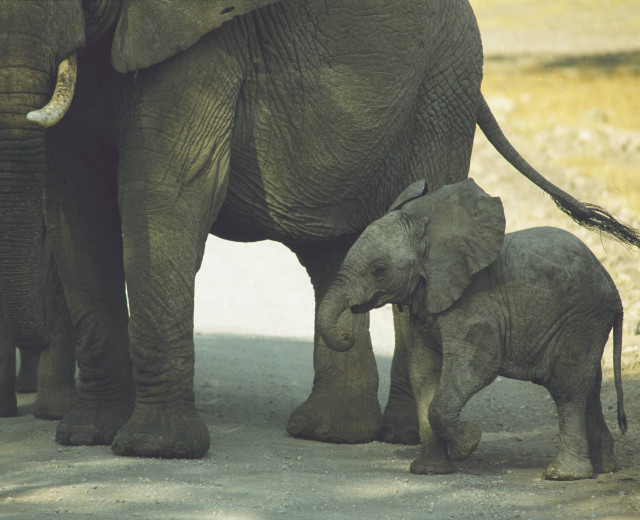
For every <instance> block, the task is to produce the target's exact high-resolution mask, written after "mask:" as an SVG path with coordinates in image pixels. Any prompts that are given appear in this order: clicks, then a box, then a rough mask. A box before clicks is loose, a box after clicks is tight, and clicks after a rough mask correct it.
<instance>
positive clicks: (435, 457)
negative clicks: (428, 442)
mask: <svg viewBox="0 0 640 520" xmlns="http://www.w3.org/2000/svg"><path fill="white" fill-rule="evenodd" d="M409 471H411V473H413V474H414V475H448V474H449V473H455V471H456V467H455V466H454V464H453V462H452V461H451V459H450V458H449V456H448V455H447V454H446V453H444V450H442V452H433V451H428V452H425V451H423V452H422V453H420V455H418V456H417V457H416V460H414V461H413V462H412V463H411V466H410V467H409Z"/></svg>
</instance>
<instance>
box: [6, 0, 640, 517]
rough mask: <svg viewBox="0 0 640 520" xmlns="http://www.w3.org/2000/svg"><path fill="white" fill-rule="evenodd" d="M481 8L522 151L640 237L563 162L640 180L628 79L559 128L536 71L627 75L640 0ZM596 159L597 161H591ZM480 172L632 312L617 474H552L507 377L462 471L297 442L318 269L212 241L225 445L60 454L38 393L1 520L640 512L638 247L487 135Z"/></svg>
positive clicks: (540, 402)
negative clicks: (154, 453)
mask: <svg viewBox="0 0 640 520" xmlns="http://www.w3.org/2000/svg"><path fill="white" fill-rule="evenodd" d="M559 4H561V6H560V5H559ZM473 5H474V8H475V9H476V12H477V14H478V19H479V23H480V27H481V30H482V31H483V35H484V41H485V48H486V54H487V63H486V66H485V76H486V78H487V79H486V82H485V85H486V88H485V95H486V96H487V98H488V99H489V102H490V104H491V106H492V107H493V108H494V110H495V112H496V115H497V117H498V118H499V119H500V122H501V124H502V125H503V128H504V130H505V132H506V133H507V135H508V136H510V138H511V139H512V141H513V142H514V144H515V145H516V147H517V148H518V149H519V150H520V151H521V152H522V153H523V154H524V155H525V156H526V157H527V158H529V159H530V160H531V162H533V163H534V164H535V165H536V166H537V167H538V168H539V169H540V170H541V171H542V172H544V173H545V175H547V176H548V177H549V178H550V179H552V180H553V181H554V182H555V183H557V184H559V185H561V186H563V187H564V188H565V189H567V190H568V191H570V192H571V193H572V194H574V195H575V196H577V197H578V198H581V199H582V200H588V201H592V202H597V203H599V204H601V205H604V206H605V207H607V208H608V209H609V210H611V211H612V212H613V213H614V214H616V215H618V216H620V217H622V218H623V219H626V220H627V221H630V222H632V223H634V224H635V225H636V226H640V217H639V215H638V213H636V211H635V210H638V208H637V207H636V208H634V207H631V206H630V203H629V202H628V200H629V199H628V197H627V195H628V194H627V193H625V190H624V189H623V188H622V189H621V188H616V189H612V188H611V187H610V184H609V183H608V182H606V181H603V180H602V179H598V178H596V177H593V176H589V175H587V174H586V173H585V171H583V170H585V169H589V166H590V164H591V163H589V162H588V161H587V163H586V164H585V162H584V161H583V162H582V163H580V164H578V165H576V163H575V162H569V163H567V162H566V159H567V157H575V156H576V155H581V156H583V155H584V156H586V157H591V156H593V153H594V150H595V151H596V152H597V155H598V157H599V158H603V157H604V158H608V157H610V158H612V159H611V160H614V159H615V160H616V161H622V162H623V163H625V164H626V163H628V164H634V165H635V167H636V169H637V165H638V164H640V162H639V161H637V160H636V158H638V155H640V119H638V120H637V125H635V128H634V125H633V121H632V122H631V124H628V125H626V127H625V128H620V127H619V126H618V125H617V119H615V118H613V117H611V116H606V114H610V113H615V110H616V109H617V108H618V107H612V106H611V107H610V106H608V105H607V104H606V103H605V101H604V99H605V98H607V99H613V100H614V102H617V103H618V104H620V103H623V104H624V103H625V100H624V95H623V93H622V91H616V90H615V89H616V88H618V87H617V85H619V83H616V82H615V81H614V80H613V78H610V79H609V80H607V78H608V76H607V74H609V73H611V71H610V70H608V69H607V68H606V67H604V68H603V67H600V68H602V69H603V70H601V71H599V73H601V74H602V75H604V78H605V79H604V81H603V83H602V84H603V85H604V86H605V87H603V88H609V87H607V85H612V86H611V88H610V90H611V89H613V90H614V92H609V93H608V94H612V95H608V96H605V92H602V96H601V97H600V96H599V95H598V94H597V93H596V94H592V95H591V97H590V98H589V103H591V105H592V106H589V107H588V109H586V110H582V109H580V113H575V117H574V119H573V120H570V121H564V122H558V121H555V120H554V119H553V117H554V113H551V109H548V108H547V109H545V110H546V111H545V110H542V109H539V108H537V107H539V106H544V107H548V106H553V105H552V104H551V105H550V103H551V101H550V100H553V99H555V98H556V96H557V95H559V86H558V84H556V83H551V84H548V85H545V84H544V83H540V82H537V83H535V85H536V87H535V89H534V88H533V86H532V83H531V81H530V79H531V78H534V77H538V76H539V74H536V73H535V71H536V70H538V68H539V70H540V74H542V73H543V72H544V71H545V70H547V71H548V67H546V68H545V67H544V65H545V64H547V65H548V64H549V63H552V62H553V63H566V65H565V66H564V67H563V68H562V69H561V70H562V71H563V74H564V73H566V74H565V75H564V76H563V78H565V79H563V80H562V84H561V87H562V88H563V89H566V88H569V87H570V86H571V85H572V84H573V83H575V80H576V77H578V79H579V78H580V75H579V74H580V73H579V71H576V70H575V69H576V63H578V62H577V61H576V60H575V59H572V60H566V55H571V56H572V57H573V58H575V57H581V56H591V57H592V58H591V61H587V66H590V65H589V63H592V66H593V67H597V66H599V65H598V64H602V63H604V64H607V63H611V60H612V59H613V57H614V56H618V58H619V57H620V56H621V55H623V56H625V57H626V58H625V59H626V60H627V61H626V62H625V63H626V64H627V65H628V66H633V65H634V64H635V66H636V67H638V64H639V63H640V61H639V58H638V56H640V28H639V27H638V24H640V6H638V5H637V2H636V1H635V0H628V1H623V0H609V1H608V2H598V1H595V0H567V1H563V2H547V1H545V2H540V1H537V2H533V1H527V0H508V1H507V0H477V1H476V2H473ZM523 13H525V14H524V15H523ZM609 53H612V54H609ZM602 54H605V56H604V57H602V56H600V60H596V59H593V58H594V56H595V55H602ZM563 60H564V61H563ZM634 60H635V61H634ZM580 63H583V62H582V61H580ZM554 70H555V69H554ZM512 71H513V73H514V78H512V79H513V81H511V80H509V81H505V82H502V81H498V80H496V79H495V78H503V77H506V78H509V77H510V76H509V75H510V73H511V72H512ZM532 71H533V72H532ZM527 75H528V76H527ZM491 77H493V78H494V79H493V80H491V79H490V78H491ZM554 77H555V76H554ZM518 78H519V79H518ZM523 78H524V79H523ZM527 78H529V79H527ZM572 78H573V79H572ZM572 82H573V83H572ZM513 85H516V86H518V89H517V90H514V89H512V88H510V87H511V86H513ZM521 85H525V87H526V89H527V92H523V90H524V89H525V87H520V86H521ZM620 88H622V87H620ZM532 89H533V90H532ZM523 113H524V114H527V117H525V118H523V116H522V114H523ZM603 114H605V116H603ZM607 117H608V118H607ZM636 117H638V116H637V113H636ZM550 121H551V123H550ZM585 128H587V129H588V131H585ZM567 164H569V166H567ZM596 164H597V165H600V164H601V162H597V161H596V159H593V163H592V164H591V165H596ZM471 175H472V176H473V177H474V178H475V179H476V181H477V182H478V183H479V184H480V185H481V186H482V187H483V188H484V189H485V190H487V191H488V192H489V193H492V194H494V195H499V196H501V197H502V199H503V202H504V204H505V207H506V213H507V222H508V227H509V229H511V230H514V229H519V228H523V227H530V226H534V225H555V226H559V227H563V228H566V229H569V230H571V231H573V232H574V233H576V234H577V235H578V236H580V237H581V238H582V239H583V240H585V241H586V242H587V243H588V244H589V245H590V247H592V249H593V250H594V252H595V253H596V254H597V255H598V257H599V258H600V259H601V260H602V261H603V262H604V263H605V265H606V267H607V268H608V269H609V270H610V272H611V273H612V275H613V278H614V279H615V281H616V283H617V284H618V286H619V289H620V292H621V294H622V298H623V302H624V304H625V307H626V325H625V342H624V363H623V365H624V369H625V370H624V375H623V377H624V389H625V397H626V405H627V406H626V407H627V414H628V417H629V423H630V424H629V431H628V432H627V434H626V435H625V436H624V437H622V436H621V435H620V433H619V432H618V430H617V428H616V422H615V392H614V389H613V385H612V382H611V366H612V364H611V351H610V348H608V349H607V351H606V353H605V360H604V366H605V381H604V384H603V401H604V408H605V417H606V419H607V421H608V423H609V425H610V427H611V429H612V432H613V433H614V437H615V439H616V441H617V444H616V455H617V457H618V460H619V463H620V466H621V467H620V470H619V471H617V472H616V473H613V474H606V475H601V476H599V477H598V478H597V479H593V480H588V481H581V482H559V483H558V482H547V481H545V480H543V479H542V478H541V477H542V472H543V470H544V468H545V467H546V465H547V464H548V463H549V461H550V460H551V458H552V456H553V454H554V452H555V450H556V442H557V418H556V412H555V407H554V405H553V403H552V401H551V399H550V398H549V396H548V395H547V393H546V391H545V390H544V389H542V388H539V387H536V386H534V385H532V384H529V383H521V382H515V381H510V380H506V379H500V380H498V381H496V382H495V383H494V384H492V385H491V386H490V387H489V388H487V389H486V390H485V391H483V392H481V393H480V394H478V395H477V396H475V397H474V398H473V399H472V401H471V402H470V403H469V405H468V406H467V408H466V409H465V416H466V418H468V419H471V420H477V421H479V422H480V424H481V426H482V430H483V437H482V441H481V443H480V445H479V446H478V449H477V451H476V453H474V454H473V455H472V456H471V457H470V458H469V459H468V460H467V461H465V462H464V463H461V464H460V465H459V471H458V472H457V473H456V474H453V475H448V476H440V477H418V476H415V475H411V474H410V473H409V471H408V467H409V464H410V462H411V460H413V458H414V456H415V455H416V453H417V448H415V447H406V446H397V445H388V444H383V443H377V442H376V443H371V444H366V445H358V446H353V445H349V446H341V445H329V444H322V443H316V442H309V441H301V440H297V439H293V438H291V437H289V436H288V435H287V434H286V431H285V426H286V421H287V417H288V415H289V413H290V412H291V410H292V409H293V408H294V407H295V406H296V405H297V404H299V403H300V402H301V401H302V400H304V399H305V398H306V396H307V395H308V392H309V389H310V386H311V381H312V376H313V373H312V367H311V355H312V341H311V336H312V334H311V331H312V323H313V304H312V292H311V288H310V285H309V283H308V280H307V276H306V274H305V273H304V271H303V270H302V268H300V267H299V266H298V265H297V263H296V260H295V258H294V257H293V255H292V254H291V253H289V252H288V251H286V250H285V249H284V248H283V247H281V246H279V245H277V244H266V243H265V244H254V245H243V244H231V243H227V242H223V241H220V240H211V241H210V243H209V244H208V247H207V255H206V259H205V262H204V265H203V267H202V270H201V273H200V274H199V278H198V288H197V291H198V295H197V310H196V330H197V338H196V356H197V363H196V397H197V402H198V406H199V408H200V410H201V413H202V415H203V417H204V419H205V421H206V422H207V424H208V426H209V428H210V430H211V434H212V447H211V450H210V451H209V453H208V454H207V456H206V457H205V458H204V459H203V460H200V461H161V460H140V459H129V458H121V457H116V456H114V455H112V453H111V451H110V449H109V448H107V447H77V448H69V447H61V446H57V445H56V444H55V443H54V442H53V434H54V430H55V423H51V422H46V421H39V420H36V419H34V418H33V417H32V416H31V415H30V414H29V411H30V403H32V402H33V398H34V396H32V395H27V396H22V397H21V398H20V416H19V417H17V418H13V419H1V420H0V518H15V519H21V520H22V519H37V520H41V519H50V518H52V517H54V516H56V515H57V516H59V517H60V518H100V519H121V518H144V519H154V520H164V519H171V518H176V519H185V520H186V519H209V518H224V519H245V520H254V519H255V520H262V519H277V518H292V519H316V518H322V519H325V518H326V519H345V518H348V519H363V520H364V519H367V520H368V519H385V518H393V519H398V520H400V519H407V520H409V519H418V518H420V519H424V518H434V519H449V518H453V519H463V518H464V519H467V518H474V519H475V518H489V519H512V518H523V519H526V518H532V519H550V518H562V519H574V518H575V519H584V518H618V519H624V518H627V519H632V518H635V519H637V518H640V361H639V360H638V355H639V353H640V350H639V349H640V336H638V333H639V332H640V325H639V322H640V253H637V252H635V253H634V252H629V251H628V250H626V249H625V248H623V247H621V246H619V245H617V244H614V243H612V242H610V241H607V240H604V239H600V237H599V236H598V235H595V234H593V233H589V232H586V231H584V230H582V229H580V228H578V227H577V226H574V225H573V224H572V223H571V222H569V220H568V219H567V217H565V216H564V215H563V214H561V213H560V211H558V210H557V209H556V208H555V206H554V205H553V204H552V203H551V201H550V200H549V199H548V198H547V197H545V196H543V195H542V194H541V193H540V192H539V191H538V190H537V189H536V188H535V187H533V186H532V185H531V184H530V183H528V182H527V181H525V180H523V179H522V178H521V176H520V175H519V174H518V173H517V172H515V171H514V170H513V169H512V168H511V167H510V166H509V165H508V164H506V163H505V161H504V160H502V159H501V158H500V157H499V156H498V155H497V153H496V152H495V151H493V149H492V148H491V147H490V146H489V145H488V144H487V143H486V141H485V140H484V138H483V137H482V136H480V135H479V136H478V139H477V144H476V148H475V150H474V156H473V160H472V167H471ZM231 289H232V290H231ZM230 295H233V296H230ZM283 314H286V315H287V319H286V320H285V319H283V318H281V316H282V315H283ZM292 317H293V318H294V319H293V320H292V319H291V318H292ZM372 321H373V337H374V343H375V349H376V355H377V360H378V366H379V370H380V374H381V384H380V400H381V402H382V403H383V404H384V403H385V402H386V393H387V389H388V373H389V368H390V356H391V353H392V331H391V325H390V316H389V311H388V310H387V309H383V310H380V311H376V313H375V314H374V316H373V318H372ZM292 322H293V323H295V325H293V326H292V325H291V323H292Z"/></svg>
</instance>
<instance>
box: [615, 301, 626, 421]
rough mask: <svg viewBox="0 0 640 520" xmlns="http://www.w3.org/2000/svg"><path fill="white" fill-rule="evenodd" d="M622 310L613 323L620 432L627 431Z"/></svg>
mask: <svg viewBox="0 0 640 520" xmlns="http://www.w3.org/2000/svg"><path fill="white" fill-rule="evenodd" d="M622 316H623V313H622V310H621V311H620V312H619V313H618V314H617V315H616V318H615V321H614V322H613V379H614V381H615V385H616V394H617V396H618V426H619V427H620V431H621V432H622V433H625V432H626V431H627V415H626V414H625V413H624V398H623V394H622Z"/></svg>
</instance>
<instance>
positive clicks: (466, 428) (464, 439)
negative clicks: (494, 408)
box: [447, 422, 482, 460]
mask: <svg viewBox="0 0 640 520" xmlns="http://www.w3.org/2000/svg"><path fill="white" fill-rule="evenodd" d="M462 427H463V429H462V434H460V435H458V436H457V437H456V438H455V439H454V440H451V441H449V442H448V443H447V449H448V451H449V457H451V459H452V460H464V459H466V458H467V457H468V456H469V455H471V454H472V453H473V451H474V450H475V449H476V447H477V446H478V443H479V442H480V437H482V431H481V430H480V426H479V425H478V424H477V423H472V422H463V423H462Z"/></svg>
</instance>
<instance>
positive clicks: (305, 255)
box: [287, 241, 382, 443]
mask: <svg viewBox="0 0 640 520" xmlns="http://www.w3.org/2000/svg"><path fill="white" fill-rule="evenodd" d="M350 245H351V244H350V243H344V242H340V241H336V242H335V243H333V244H326V243H324V244H321V245H318V246H310V245H306V246H304V247H302V246H293V247H292V246H290V247H291V249H292V250H293V251H294V252H295V253H296V255H297V256H298V259H299V260H300V263H302V265H304V266H305V267H306V269H307V272H308V273H309V276H310V277H311V282H312V283H313V286H314V290H315V295H316V306H317V305H318V303H319V302H320V300H321V299H322V296H323V295H324V293H325V291H326V289H327V287H328V285H329V283H330V281H331V280H333V277H334V276H335V273H336V272H337V270H338V267H339V265H340V263H341V262H342V260H343V258H344V255H345V254H346V251H347V250H348V248H349V247H350ZM361 316H362V320H361V322H360V326H359V327H358V328H357V330H356V329H354V331H353V332H354V334H355V336H356V342H355V345H354V346H353V348H351V350H349V351H348V352H335V351H333V350H331V349H329V347H327V346H326V345H325V343H324V342H323V341H322V339H321V337H320V334H319V333H318V332H317V326H316V332H315V335H314V355H313V366H314V370H315V377H314V380H313V388H312V390H311V395H309V397H308V398H307V400H306V401H305V402H304V403H302V404H301V405H300V406H298V408H296V409H295V410H294V411H293V412H292V413H291V416H290V417H289V423H288V425H287V431H288V432H289V433H290V434H291V435H293V436H294V437H300V438H303V439H313V440H318V441H324V442H335V443H361V442H370V441H374V440H377V439H379V438H380V436H381V430H382V413H381V410H380V403H379V401H378V370H377V367H376V361H375V357H374V355H373V349H372V346H371V337H370V335H369V317H368V315H361Z"/></svg>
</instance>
